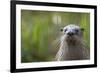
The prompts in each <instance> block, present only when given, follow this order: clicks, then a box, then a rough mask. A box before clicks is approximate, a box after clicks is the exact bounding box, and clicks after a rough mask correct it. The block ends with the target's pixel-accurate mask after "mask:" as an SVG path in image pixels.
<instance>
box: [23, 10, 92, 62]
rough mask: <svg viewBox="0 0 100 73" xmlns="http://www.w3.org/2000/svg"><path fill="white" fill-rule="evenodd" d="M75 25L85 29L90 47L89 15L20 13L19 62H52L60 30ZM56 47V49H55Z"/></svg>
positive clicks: (40, 12) (41, 12)
mask: <svg viewBox="0 0 100 73" xmlns="http://www.w3.org/2000/svg"><path fill="white" fill-rule="evenodd" d="M68 24H77V25H79V26H81V27H83V28H84V29H85V32H84V40H86V41H87V44H88V46H90V38H89V37H90V14H89V13H75V12H50V11H31V10H22V11H21V61H22V62H41V61H53V58H54V57H55V54H56V52H57V49H58V48H59V45H57V43H58V42H57V43H56V44H55V40H56V41H57V40H58V39H59V37H60V31H59V30H60V28H61V27H64V26H66V25H68ZM57 46H58V47H57Z"/></svg>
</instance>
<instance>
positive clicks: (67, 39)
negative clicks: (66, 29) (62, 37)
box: [66, 36, 76, 43]
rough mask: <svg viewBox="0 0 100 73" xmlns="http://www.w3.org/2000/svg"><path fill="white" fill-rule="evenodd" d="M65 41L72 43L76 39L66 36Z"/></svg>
mask: <svg viewBox="0 0 100 73" xmlns="http://www.w3.org/2000/svg"><path fill="white" fill-rule="evenodd" d="M66 41H67V42H69V43H73V42H76V39H75V37H74V36H67V38H66Z"/></svg>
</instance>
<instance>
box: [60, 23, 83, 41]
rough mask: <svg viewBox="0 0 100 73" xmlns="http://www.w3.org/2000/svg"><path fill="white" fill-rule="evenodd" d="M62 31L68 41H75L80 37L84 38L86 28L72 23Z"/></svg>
mask: <svg viewBox="0 0 100 73" xmlns="http://www.w3.org/2000/svg"><path fill="white" fill-rule="evenodd" d="M61 31H62V32H63V36H64V38H65V40H66V41H67V42H74V43H75V42H76V41H78V39H80V38H82V36H83V31H84V29H83V28H80V27H79V26H77V25H74V24H70V25H68V26H65V27H64V28H63V29H61Z"/></svg>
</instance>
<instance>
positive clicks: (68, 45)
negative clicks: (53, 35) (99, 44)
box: [55, 24, 90, 61]
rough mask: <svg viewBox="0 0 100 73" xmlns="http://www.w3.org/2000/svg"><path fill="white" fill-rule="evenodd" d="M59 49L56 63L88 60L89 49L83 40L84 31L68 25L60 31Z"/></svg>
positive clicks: (73, 25) (76, 26)
mask: <svg viewBox="0 0 100 73" xmlns="http://www.w3.org/2000/svg"><path fill="white" fill-rule="evenodd" d="M61 31H62V33H63V35H62V36H61V39H60V48H59V50H58V52H57V54H56V57H55V59H56V60H57V61H65V60H86V59H89V58H90V55H89V49H88V48H87V47H86V44H85V42H84V40H83V32H84V29H83V28H80V27H79V26H78V25H75V24H70V25H67V26H65V27H64V28H63V29H61Z"/></svg>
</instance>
